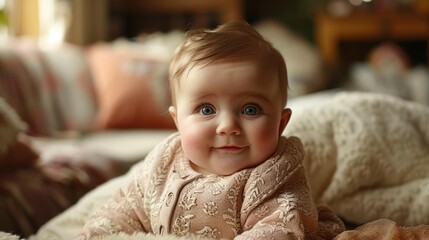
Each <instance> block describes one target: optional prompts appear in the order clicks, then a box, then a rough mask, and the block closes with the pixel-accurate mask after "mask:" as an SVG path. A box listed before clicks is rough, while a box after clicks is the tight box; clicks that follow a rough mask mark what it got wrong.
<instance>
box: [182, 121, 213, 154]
mask: <svg viewBox="0 0 429 240" xmlns="http://www.w3.org/2000/svg"><path fill="white" fill-rule="evenodd" d="M180 135H181V140H182V147H183V149H184V150H185V152H187V153H190V152H191V151H192V152H193V151H198V149H200V150H202V147H203V146H204V143H206V142H207V139H205V138H204V134H203V132H202V131H201V130H199V129H197V128H195V127H194V128H189V129H187V130H186V131H182V132H181V133H180Z"/></svg>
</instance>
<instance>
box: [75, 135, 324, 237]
mask: <svg viewBox="0 0 429 240" xmlns="http://www.w3.org/2000/svg"><path fill="white" fill-rule="evenodd" d="M302 158H303V149H302V144H301V141H300V140H299V139H298V138H296V137H290V138H285V137H281V139H280V142H279V146H278V148H277V150H276V152H275V153H274V155H273V156H272V157H271V158H269V159H267V160H266V161H265V162H264V163H262V164H261V165H259V166H257V167H255V168H251V169H244V170H241V171H239V172H237V173H234V174H232V175H229V176H217V175H202V174H200V173H197V172H195V171H194V170H193V169H192V168H191V166H190V163H189V160H188V159H187V158H186V157H185V155H184V153H183V151H182V148H181V143H180V136H179V135H178V134H173V135H172V136H170V137H169V138H167V139H166V140H165V141H164V142H162V143H161V144H159V145H158V146H157V147H156V148H155V149H154V150H153V151H152V152H151V153H150V154H149V155H148V157H147V158H146V159H145V160H144V161H145V162H144V164H143V165H142V166H141V169H139V170H138V171H136V174H135V176H134V178H133V179H132V181H130V182H129V183H128V184H127V185H125V186H123V187H122V188H120V190H119V191H118V192H117V193H116V195H115V197H114V198H113V199H111V200H110V201H109V202H107V203H106V204H105V205H104V206H101V208H99V209H98V210H97V211H96V212H94V213H93V214H92V216H91V218H90V219H88V221H87V223H86V224H85V226H84V228H83V229H82V232H81V234H80V235H79V237H78V239H89V238H91V237H94V236H102V235H109V234H116V233H118V232H125V233H129V234H132V233H135V232H147V233H152V234H155V235H167V234H168V235H174V236H190V235H192V236H198V237H201V238H214V239H221V238H227V239H233V238H235V239H289V238H290V239H304V238H308V236H311V235H313V234H315V233H316V231H317V227H318V218H317V217H318V214H317V210H316V207H315V205H314V204H313V201H312V198H311V194H310V189H309V187H308V183H307V178H306V175H305V170H304V168H303V165H302ZM306 236H307V237H306Z"/></svg>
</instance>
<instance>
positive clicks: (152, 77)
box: [88, 43, 175, 130]
mask: <svg viewBox="0 0 429 240" xmlns="http://www.w3.org/2000/svg"><path fill="white" fill-rule="evenodd" d="M88 57H89V62H90V66H91V70H92V74H93V77H94V81H95V88H96V93H97V99H98V104H99V111H98V113H97V116H96V119H95V123H94V128H95V129H98V130H102V129H109V128H122V129H123V128H170V129H171V128H174V127H175V126H174V122H173V120H172V119H171V117H170V115H169V114H168V111H167V110H168V106H169V105H170V96H169V95H170V94H169V86H168V60H167V59H165V57H164V56H163V55H156V54H153V53H150V52H147V51H145V49H144V48H143V47H141V46H140V45H139V44H137V43H135V44H131V43H129V44H128V45H126V46H121V47H118V46H117V45H114V44H107V43H100V44H97V45H94V46H92V47H91V49H90V50H89V53H88Z"/></svg>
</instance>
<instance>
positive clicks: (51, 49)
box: [0, 38, 96, 136]
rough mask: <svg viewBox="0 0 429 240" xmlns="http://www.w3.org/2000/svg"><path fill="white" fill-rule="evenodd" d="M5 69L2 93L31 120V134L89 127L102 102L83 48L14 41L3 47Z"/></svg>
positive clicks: (0, 85)
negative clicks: (94, 87) (95, 96)
mask: <svg viewBox="0 0 429 240" xmlns="http://www.w3.org/2000/svg"><path fill="white" fill-rule="evenodd" d="M0 71H1V73H2V74H1V75H0V95H1V96H3V97H4V98H5V99H6V100H7V101H8V103H9V104H10V105H11V106H12V107H13V108H14V109H15V111H16V112H17V113H18V115H19V116H20V117H21V119H22V120H23V121H24V122H26V123H27V125H28V131H27V133H28V134H30V135H38V136H48V135H54V134H56V133H57V132H58V131H64V130H73V131H79V132H80V131H85V130H87V129H88V126H89V125H90V123H91V122H92V119H93V117H94V115H95V107H96V106H95V101H94V93H93V89H92V80H91V78H90V75H89V70H88V69H87V63H86V56H85V52H84V50H83V49H82V48H80V47H78V46H73V45H69V44H64V45H60V46H44V47H41V46H40V45H38V44H37V42H35V41H31V40H28V39H21V38H16V39H11V40H10V41H9V42H5V43H4V44H3V45H1V46H0Z"/></svg>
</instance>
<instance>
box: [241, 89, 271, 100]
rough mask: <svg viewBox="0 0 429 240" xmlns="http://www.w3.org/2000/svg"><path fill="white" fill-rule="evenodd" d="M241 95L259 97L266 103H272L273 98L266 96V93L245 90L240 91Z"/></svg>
mask: <svg viewBox="0 0 429 240" xmlns="http://www.w3.org/2000/svg"><path fill="white" fill-rule="evenodd" d="M239 96H245V97H251V98H257V99H260V100H262V101H264V102H266V103H271V100H270V99H269V98H268V97H267V96H265V95H264V94H261V93H256V92H243V93H240V94H239Z"/></svg>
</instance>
